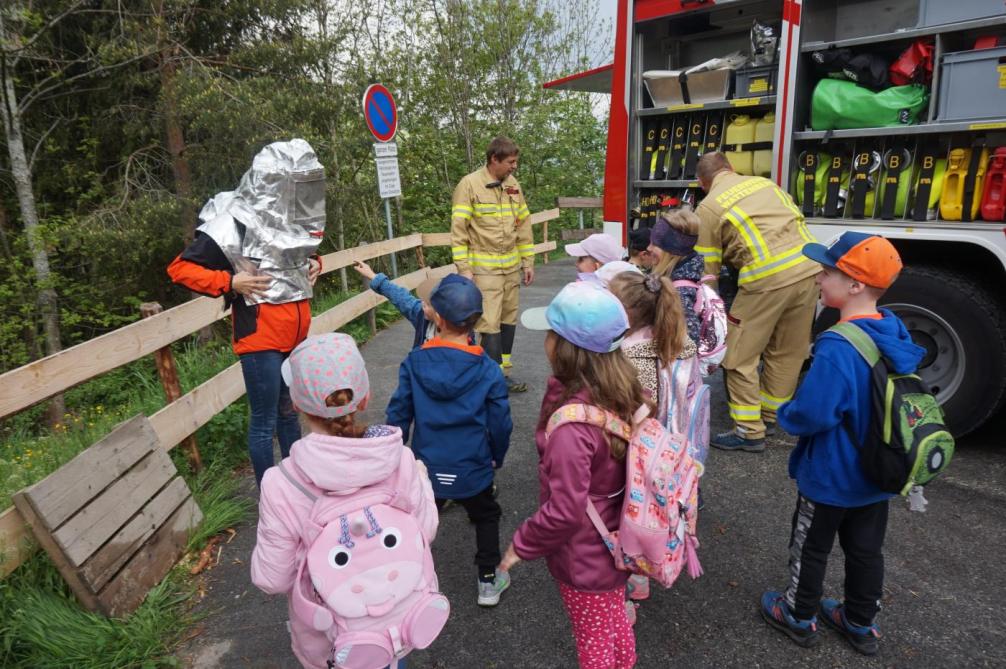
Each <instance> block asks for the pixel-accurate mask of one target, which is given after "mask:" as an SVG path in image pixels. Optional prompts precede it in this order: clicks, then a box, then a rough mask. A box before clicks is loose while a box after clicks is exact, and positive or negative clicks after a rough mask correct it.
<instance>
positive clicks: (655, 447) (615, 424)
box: [545, 404, 702, 588]
mask: <svg viewBox="0 0 1006 669" xmlns="http://www.w3.org/2000/svg"><path fill="white" fill-rule="evenodd" d="M647 412H648V410H647V409H646V408H645V407H640V409H639V411H637V412H636V416H635V417H634V422H635V425H633V426H630V425H628V424H627V423H626V422H625V421H623V420H622V419H621V418H619V417H618V416H615V415H614V414H612V413H610V412H608V411H605V410H604V409H601V408H599V407H596V406H592V405H589V404H567V405H565V406H563V407H560V408H559V409H558V410H556V412H555V413H553V414H552V415H551V417H549V419H548V423H547V425H546V426H545V437H546V439H547V438H548V437H549V436H551V434H552V433H553V432H555V430H556V429H558V428H559V427H560V426H562V425H565V424H566V423H587V424H589V425H596V426H597V427H599V428H601V429H602V430H604V431H605V432H607V433H609V434H611V435H614V436H615V437H617V438H619V439H622V440H624V441H626V442H628V447H627V449H626V452H625V501H624V502H623V503H622V516H621V519H620V520H619V523H618V529H617V530H615V531H613V532H611V531H609V530H608V528H606V527H605V526H604V522H603V521H602V520H601V517H600V515H599V514H598V513H597V509H596V508H595V507H594V504H593V502H589V501H588V503H587V515H588V516H589V517H590V520H591V522H593V524H594V527H595V528H597V531H598V533H599V534H600V535H601V538H602V539H603V540H604V544H605V545H606V546H607V547H608V550H609V551H611V554H612V557H614V559H615V566H616V567H617V568H618V569H621V570H624V571H629V572H632V573H633V574H640V575H642V576H648V577H650V578H652V579H654V580H655V581H657V582H658V583H660V584H661V585H663V586H664V587H665V588H669V587H671V585H672V584H673V583H674V581H675V580H676V579H677V578H678V575H679V574H680V573H681V570H682V568H683V567H685V565H687V567H688V574H689V576H691V577H692V578H698V577H699V576H701V575H702V567H701V565H700V564H699V559H698V555H697V554H696V552H695V551H696V549H697V548H698V546H699V540H698V538H697V537H696V536H695V526H696V522H697V521H698V483H699V467H698V466H697V464H696V462H695V460H693V459H692V457H691V456H690V455H689V454H688V444H687V440H686V438H685V436H684V435H680V434H671V433H670V432H668V431H667V430H665V429H664V428H663V426H662V425H661V424H660V422H659V421H657V420H656V419H654V418H650V417H648V415H647Z"/></svg>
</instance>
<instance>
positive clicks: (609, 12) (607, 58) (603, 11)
mask: <svg viewBox="0 0 1006 669" xmlns="http://www.w3.org/2000/svg"><path fill="white" fill-rule="evenodd" d="M597 4H598V5H599V9H600V11H599V12H598V15H597V18H598V21H604V20H605V19H609V24H610V25H609V29H610V34H609V38H610V44H611V45H612V46H614V44H615V15H616V14H617V13H618V0H598V3H597ZM595 58H596V59H597V62H595V63H593V65H594V66H595V67H597V66H600V65H607V64H608V63H610V62H611V59H612V55H611V54H610V53H602V54H597V56H595Z"/></svg>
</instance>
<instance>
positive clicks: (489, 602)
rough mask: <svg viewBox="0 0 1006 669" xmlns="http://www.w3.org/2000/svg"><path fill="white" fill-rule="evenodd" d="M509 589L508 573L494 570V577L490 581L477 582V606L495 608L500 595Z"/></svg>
mask: <svg viewBox="0 0 1006 669" xmlns="http://www.w3.org/2000/svg"><path fill="white" fill-rule="evenodd" d="M509 587H510V572H507V571H500V570H499V569H497V570H496V577H495V578H493V580H491V581H482V580H480V581H479V606H496V605H497V604H499V603H500V595H502V594H503V591H504V590H506V589H507V588H509Z"/></svg>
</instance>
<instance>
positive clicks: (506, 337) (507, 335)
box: [500, 323, 527, 393]
mask: <svg viewBox="0 0 1006 669" xmlns="http://www.w3.org/2000/svg"><path fill="white" fill-rule="evenodd" d="M516 335H517V325H516V324H513V323H503V324H502V325H500V336H501V337H502V339H503V355H505V356H506V359H507V360H509V359H510V354H511V353H513V340H514V337H515V336H516ZM506 385H507V389H508V390H509V391H510V392H511V393H523V392H527V384H526V383H521V382H520V381H518V380H517V379H516V378H514V377H513V375H508V376H507V377H506Z"/></svg>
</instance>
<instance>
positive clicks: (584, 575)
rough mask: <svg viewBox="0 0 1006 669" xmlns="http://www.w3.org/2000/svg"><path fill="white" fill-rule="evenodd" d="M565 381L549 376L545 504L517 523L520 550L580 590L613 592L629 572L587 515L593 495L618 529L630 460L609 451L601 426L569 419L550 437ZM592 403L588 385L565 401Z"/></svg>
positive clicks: (542, 478)
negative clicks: (620, 565) (551, 409)
mask: <svg viewBox="0 0 1006 669" xmlns="http://www.w3.org/2000/svg"><path fill="white" fill-rule="evenodd" d="M562 392H563V387H562V385H561V384H560V383H559V381H558V380H556V379H555V378H554V377H552V378H549V380H548V387H547V389H546V390H545V397H544V399H543V400H542V414H541V417H540V420H539V421H538V428H537V430H536V431H535V443H536V444H537V446H538V458H539V463H538V484H539V490H540V493H539V496H540V499H539V508H538V511H536V512H535V514H534V515H533V516H531V517H530V518H528V519H527V520H526V521H524V523H523V524H522V525H521V526H520V527H519V528H518V529H517V533H516V534H515V535H514V538H513V543H514V550H516V551H517V555H519V556H520V557H521V559H524V560H536V559H538V558H541V557H544V558H545V561H546V563H547V564H548V570H549V572H550V573H551V574H552V576H553V578H555V579H556V580H557V581H560V582H562V583H565V584H566V585H569V586H571V587H573V588H576V589H577V590H583V591H587V592H608V591H611V590H615V589H616V588H621V587H624V585H625V581H626V579H627V578H628V573H627V572H624V571H618V570H617V569H615V561H614V559H613V558H612V556H611V553H609V552H608V549H607V548H606V547H605V545H604V543H603V542H602V541H601V536H600V535H599V534H598V533H597V530H596V529H594V526H593V525H592V524H591V522H590V519H589V518H588V517H587V500H588V497H589V499H591V500H592V501H593V502H594V506H596V507H597V510H598V513H600V515H601V518H602V520H604V523H605V525H606V526H607V527H608V528H610V529H615V528H616V527H617V525H618V519H619V517H620V515H621V511H622V497H623V495H624V490H625V463H624V462H623V461H619V460H615V459H614V458H612V457H611V455H610V454H609V452H608V439H607V436H606V435H605V433H604V432H603V431H602V430H601V429H600V428H598V427H595V426H592V425H584V424H577V423H573V424H569V425H563V426H561V427H560V428H559V429H557V430H556V431H555V432H554V433H553V434H552V437H551V438H550V439H549V440H548V442H547V443H546V441H545V423H546V421H547V420H548V417H549V415H551V412H548V415H546V411H547V410H546V407H550V406H551V405H552V404H553V403H554V402H556V401H557V400H558V399H559V397H561V396H562ZM578 402H582V403H585V404H589V403H590V392H589V391H587V390H583V391H581V392H579V393H577V394H576V395H574V396H573V397H572V398H571V399H570V400H568V401H567V402H565V404H574V403H578Z"/></svg>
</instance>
